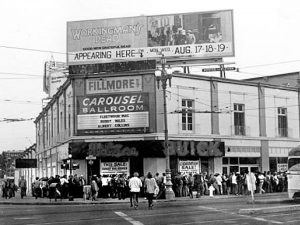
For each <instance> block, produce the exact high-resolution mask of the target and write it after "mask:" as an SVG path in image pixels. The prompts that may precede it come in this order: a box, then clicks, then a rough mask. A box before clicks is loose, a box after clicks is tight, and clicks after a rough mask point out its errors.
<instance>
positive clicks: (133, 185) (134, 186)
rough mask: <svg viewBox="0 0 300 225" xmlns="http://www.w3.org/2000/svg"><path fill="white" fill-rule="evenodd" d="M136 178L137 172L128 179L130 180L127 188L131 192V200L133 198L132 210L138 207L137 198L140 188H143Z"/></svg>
mask: <svg viewBox="0 0 300 225" xmlns="http://www.w3.org/2000/svg"><path fill="white" fill-rule="evenodd" d="M138 176H139V174H138V172H135V173H134V174H133V177H132V178H130V180H129V188H130V192H131V194H132V198H133V206H134V209H137V207H138V203H139V200H138V197H139V193H140V191H141V187H142V186H143V185H142V181H141V180H140V178H139V177H138ZM131 207H132V205H131Z"/></svg>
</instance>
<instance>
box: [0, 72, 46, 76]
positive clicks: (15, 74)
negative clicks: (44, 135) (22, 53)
mask: <svg viewBox="0 0 300 225" xmlns="http://www.w3.org/2000/svg"><path fill="white" fill-rule="evenodd" d="M1 74H2V75H14V76H27V77H41V76H44V75H38V74H28V73H8V72H0V75H1Z"/></svg>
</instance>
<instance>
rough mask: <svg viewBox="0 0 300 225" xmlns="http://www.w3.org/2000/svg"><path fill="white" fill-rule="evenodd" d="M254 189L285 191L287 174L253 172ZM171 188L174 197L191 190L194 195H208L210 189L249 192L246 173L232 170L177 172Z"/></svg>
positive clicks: (239, 193)
mask: <svg viewBox="0 0 300 225" xmlns="http://www.w3.org/2000/svg"><path fill="white" fill-rule="evenodd" d="M253 175H254V178H255V181H254V186H255V188H254V190H255V192H256V193H259V194H263V193H273V192H283V191H287V176H286V173H282V172H279V173H277V172H274V173H271V172H264V173H261V172H256V173H253ZM173 189H174V192H175V196H176V197H186V196H190V197H191V198H193V194H192V193H193V191H195V192H196V193H197V194H196V197H200V196H202V195H209V194H210V191H211V192H212V194H215V195H229V194H231V195H245V194H248V193H249V188H248V183H247V173H246V172H243V173H239V172H232V173H230V174H229V175H227V174H219V173H216V174H210V175H208V174H207V173H206V172H204V173H199V174H194V175H192V174H189V175H187V174H185V175H181V173H180V172H179V173H177V175H176V176H174V178H173Z"/></svg>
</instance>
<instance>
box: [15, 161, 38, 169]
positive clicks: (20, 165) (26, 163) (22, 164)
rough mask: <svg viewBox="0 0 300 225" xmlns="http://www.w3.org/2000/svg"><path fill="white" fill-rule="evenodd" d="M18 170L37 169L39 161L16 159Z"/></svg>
mask: <svg viewBox="0 0 300 225" xmlns="http://www.w3.org/2000/svg"><path fill="white" fill-rule="evenodd" d="M16 168H37V159H16Z"/></svg>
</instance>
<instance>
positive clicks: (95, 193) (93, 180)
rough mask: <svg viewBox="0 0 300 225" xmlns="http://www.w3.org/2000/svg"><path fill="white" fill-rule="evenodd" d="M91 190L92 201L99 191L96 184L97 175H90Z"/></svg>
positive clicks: (95, 198)
mask: <svg viewBox="0 0 300 225" xmlns="http://www.w3.org/2000/svg"><path fill="white" fill-rule="evenodd" d="M91 191H92V201H97V196H98V191H99V187H98V184H97V176H92V183H91Z"/></svg>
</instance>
